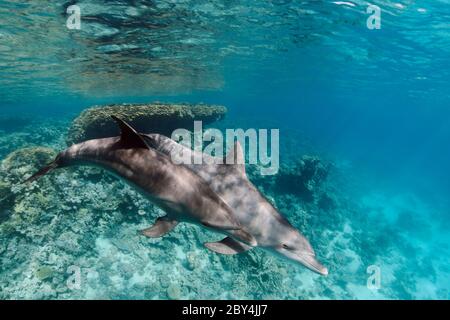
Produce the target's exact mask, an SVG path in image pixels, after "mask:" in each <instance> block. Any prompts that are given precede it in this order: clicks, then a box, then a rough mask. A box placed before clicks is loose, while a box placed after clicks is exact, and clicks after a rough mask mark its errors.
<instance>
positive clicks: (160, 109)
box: [66, 103, 227, 145]
mask: <svg viewBox="0 0 450 320" xmlns="http://www.w3.org/2000/svg"><path fill="white" fill-rule="evenodd" d="M226 112H227V109H226V108H225V107H223V106H218V105H204V104H197V105H191V104H165V103H150V104H113V105H107V106H94V107H92V108H89V109H86V110H84V111H83V112H82V113H81V114H80V115H79V116H78V117H77V118H76V119H75V120H74V121H73V123H72V125H71V127H70V129H69V132H68V135H67V139H66V141H67V144H68V145H71V144H74V143H79V142H81V141H86V140H90V139H97V138H106V137H113V136H117V135H118V134H119V130H118V128H117V125H116V124H115V122H114V120H112V119H111V115H116V116H118V117H119V118H121V119H123V120H125V121H127V122H129V123H130V124H131V125H133V126H134V127H135V128H136V129H137V130H139V131H140V132H155V133H162V134H165V135H168V136H170V135H171V134H172V131H173V130H175V129H178V128H185V129H189V130H192V129H193V126H194V120H198V121H202V122H203V125H207V124H210V123H212V122H215V121H218V120H220V119H222V118H223V117H224V116H225V114H226Z"/></svg>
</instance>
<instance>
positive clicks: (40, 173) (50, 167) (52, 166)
mask: <svg viewBox="0 0 450 320" xmlns="http://www.w3.org/2000/svg"><path fill="white" fill-rule="evenodd" d="M57 160H58V159H55V160H54V161H53V162H51V163H49V164H48V165H47V166H45V167H44V168H42V169H41V170H39V171H38V172H36V173H35V174H33V175H32V176H31V177H29V178H28V179H26V180H25V181H24V182H23V183H29V182H33V181H35V180H37V179H39V178H40V177H42V176H43V175H45V174H47V173H48V172H49V171H51V170H53V169H56V168H58V161H57Z"/></svg>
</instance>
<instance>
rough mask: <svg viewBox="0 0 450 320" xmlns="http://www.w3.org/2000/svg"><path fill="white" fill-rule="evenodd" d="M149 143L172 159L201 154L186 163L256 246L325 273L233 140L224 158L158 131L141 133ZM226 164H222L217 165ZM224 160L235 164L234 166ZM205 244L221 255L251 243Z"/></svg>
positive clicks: (187, 157) (234, 252)
mask: <svg viewBox="0 0 450 320" xmlns="http://www.w3.org/2000/svg"><path fill="white" fill-rule="evenodd" d="M141 135H142V136H143V137H144V138H145V140H146V141H147V142H148V144H149V145H150V146H151V147H153V148H155V149H156V150H158V151H160V152H162V153H164V154H166V155H168V156H170V157H171V158H172V159H174V160H175V162H177V163H180V162H182V160H183V159H191V160H193V159H194V157H195V156H200V157H203V163H202V164H194V161H191V162H190V163H185V166H187V167H189V168H191V169H192V171H194V172H196V173H197V174H198V175H199V176H201V177H202V178H203V179H204V180H206V181H207V182H208V183H209V185H210V186H211V188H212V189H213V190H214V191H215V192H216V193H217V194H218V195H219V196H221V197H222V198H223V199H224V200H225V202H226V203H227V204H228V205H229V206H230V207H231V208H233V211H234V214H235V215H236V217H237V219H238V221H239V223H240V224H241V225H242V226H244V228H245V229H246V230H247V231H248V232H250V233H251V234H252V235H253V237H254V238H255V239H256V241H257V243H258V246H259V247H262V248H263V249H266V250H268V251H270V252H272V253H276V254H277V255H281V256H282V257H284V258H287V259H288V260H289V261H294V262H297V263H300V264H301V265H304V266H306V267H307V268H309V269H311V270H313V271H315V272H317V273H319V274H322V275H327V274H328V270H327V268H325V267H324V266H323V265H322V264H321V263H320V262H319V261H317V259H316V257H315V253H314V250H313V248H312V246H311V245H310V243H309V241H308V240H307V239H306V238H305V237H304V236H303V235H302V234H301V233H300V232H299V231H298V230H297V229H296V228H294V227H293V226H292V225H291V224H290V223H289V222H288V221H287V220H286V219H285V218H284V217H283V216H282V215H281V214H280V213H279V212H278V211H277V210H276V209H275V208H274V207H273V206H272V205H271V204H270V202H269V201H268V200H267V199H266V198H265V197H264V196H263V195H262V194H261V193H260V192H259V191H258V189H257V188H256V187H255V186H254V185H253V184H252V183H251V182H250V181H249V179H248V178H247V175H246V173H245V164H244V155H243V152H242V148H241V146H240V144H239V143H238V142H236V144H235V146H234V149H232V150H230V153H229V154H228V155H227V158H230V157H231V159H228V160H227V159H225V160H224V159H220V161H217V160H218V158H216V157H211V156H209V155H207V154H202V153H199V152H197V151H193V150H191V149H189V148H187V147H185V146H182V145H181V144H179V143H177V142H175V141H174V140H172V139H170V138H168V137H166V136H163V135H160V134H141ZM218 163H225V164H218ZM226 163H234V164H233V165H230V164H226ZM206 247H207V248H209V249H210V250H213V251H215V252H218V253H221V254H237V253H240V252H244V251H247V250H249V249H251V247H250V246H247V245H246V244H243V243H241V242H239V241H236V240H233V239H231V238H229V237H227V238H225V239H223V240H222V241H219V242H214V243H207V244H206Z"/></svg>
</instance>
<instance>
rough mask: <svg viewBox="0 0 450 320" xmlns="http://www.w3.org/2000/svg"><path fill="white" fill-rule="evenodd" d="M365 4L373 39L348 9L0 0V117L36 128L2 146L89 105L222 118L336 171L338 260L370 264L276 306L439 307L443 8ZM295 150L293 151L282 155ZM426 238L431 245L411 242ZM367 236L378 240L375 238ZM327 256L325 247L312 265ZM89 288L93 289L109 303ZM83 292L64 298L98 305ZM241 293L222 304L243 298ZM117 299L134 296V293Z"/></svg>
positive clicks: (444, 148) (444, 176) (445, 169)
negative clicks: (373, 269)
mask: <svg viewBox="0 0 450 320" xmlns="http://www.w3.org/2000/svg"><path fill="white" fill-rule="evenodd" d="M372 3H373V4H376V5H378V6H379V7H380V8H381V29H380V30H369V29H368V28H367V27H366V20H367V18H368V16H369V15H368V14H367V13H366V8H367V5H368V4H367V3H366V2H365V1H359V0H358V1H349V2H333V1H296V0H285V1H278V0H277V1H275V0H273V1H256V0H255V1H239V0H233V1H230V0H228V1H195V0H186V1H174V0H167V1H158V0H155V1H144V0H142V1H118V0H117V1H95V2H94V1H88V0H84V1H81V0H80V1H70V3H69V2H66V1H53V2H52V3H51V4H45V5H42V4H41V3H40V2H38V1H31V2H27V3H21V4H19V3H17V2H15V1H0V70H1V71H0V72H1V77H0V107H1V112H2V113H1V117H2V118H5V117H12V118H14V117H17V118H19V117H25V118H26V119H32V120H33V121H34V122H33V125H32V126H21V125H20V122H17V127H16V128H15V127H14V122H12V123H13V124H11V121H4V122H2V123H0V130H2V131H0V132H3V133H2V135H3V136H4V137H3V139H2V141H1V144H2V148H5V150H10V151H12V150H15V149H18V148H20V147H22V145H17V146H15V145H14V143H17V142H14V141H15V140H14V139H12V138H11V135H14V134H15V133H17V134H18V135H19V134H20V133H21V132H23V131H24V130H32V128H33V127H46V126H50V123H51V122H52V121H58V120H62V121H66V122H67V123H69V121H70V119H72V118H74V117H75V116H77V115H78V114H79V113H80V111H82V110H83V109H85V108H87V107H89V106H92V105H98V104H108V103H121V102H151V101H167V102H192V103H198V102H204V103H210V104H221V105H225V106H227V108H228V109H229V112H228V115H227V120H226V123H225V124H226V125H227V126H235V127H247V128H252V127H257V128H260V127H263V128H279V129H280V142H281V145H282V149H281V154H280V160H281V163H282V164H289V161H290V159H292V158H296V157H298V158H300V157H301V155H302V154H305V153H317V154H319V155H320V156H321V157H322V158H323V159H326V160H327V161H331V162H333V163H335V164H336V165H335V167H336V170H337V172H338V173H339V174H340V175H342V176H345V177H346V179H347V180H345V181H347V183H348V185H340V183H341V182H342V180H339V181H338V180H334V181H333V180H330V181H329V183H330V184H332V185H335V187H336V188H338V189H341V194H339V197H343V198H345V199H347V200H349V201H351V206H353V207H351V208H353V209H350V207H349V208H348V212H346V210H344V209H343V210H339V211H336V212H335V213H334V214H336V215H340V216H342V218H343V219H344V220H345V219H349V221H351V222H352V221H353V222H352V223H354V225H351V229H352V230H353V233H352V236H351V239H352V240H350V242H348V243H347V244H346V245H342V246H341V247H340V248H341V249H340V250H343V251H342V252H340V253H339V254H341V255H343V256H344V258H345V257H346V256H347V257H352V258H349V259H350V260H351V261H356V260H358V259H355V258H354V255H360V254H361V256H362V252H365V251H367V252H372V251H373V252H374V255H373V256H372V257H369V258H367V257H365V258H362V260H361V261H362V262H361V264H360V265H359V267H354V265H353V267H354V268H356V270H357V271H354V270H353V269H352V270H353V271H352V272H354V276H350V275H349V274H350V272H349V271H348V270H350V269H351V268H352V267H351V266H348V265H345V264H343V265H339V264H336V265H335V268H334V269H333V267H330V270H332V271H331V273H333V275H332V276H331V273H330V277H329V279H330V280H328V282H327V280H317V279H316V278H312V279H313V280H312V282H308V281H305V279H309V276H310V277H313V276H312V275H311V274H308V273H305V272H304V271H302V272H301V273H299V274H297V276H298V277H299V278H301V279H302V282H301V283H303V287H304V291H302V294H300V293H298V292H297V293H292V295H289V293H288V294H285V293H281V292H276V290H275V291H271V292H270V294H271V295H272V296H273V297H275V298H294V299H296V298H362V299H364V298H388V299H389V298H394V299H415V298H426V299H435V298H448V294H449V293H448V289H447V288H448V285H449V282H448V279H449V275H450V270H449V269H448V265H449V264H448V263H449V260H450V255H449V254H450V252H449V247H448V239H449V237H448V230H446V229H447V228H446V227H445V226H446V225H447V223H448V220H449V219H450V214H449V208H450V207H449V205H450V203H449V201H448V195H449V194H450V167H449V165H448V164H449V163H450V148H449V145H450V110H449V106H450V103H449V102H450V94H449V92H450V91H449V90H448V88H449V85H450V83H449V79H450V60H449V54H450V22H449V17H450V10H449V8H450V7H449V4H450V2H449V1H447V0H439V1H426V2H420V3H419V2H417V1H407V0H404V1H388V0H384V1H378V0H377V1H372ZM72 4H75V5H79V6H80V7H81V23H82V24H81V30H68V29H67V28H66V27H65V21H66V18H67V16H66V15H65V13H64V12H65V9H66V8H67V7H68V5H72ZM64 133H65V132H61V135H63V134H64ZM304 141H307V145H308V148H305V149H304V150H303V149H301V148H299V149H295V150H293V149H292V148H289V147H286V146H284V145H295V143H299V144H300V145H301V144H302V143H303V142H304ZM283 142H286V144H283ZM287 142H289V143H287ZM49 143H52V144H53V142H49ZM53 145H54V144H53ZM283 146H284V147H283ZM5 157H6V154H3V155H2V158H5ZM330 179H332V178H330ZM271 196H274V197H275V196H276V194H275V195H273V194H271ZM276 200H277V199H275V201H276ZM299 201H300V200H299ZM349 206H350V205H349ZM354 208H358V209H354ZM353 210H359V215H358V217H359V220H362V221H364V220H365V218H361V217H364V216H365V215H367V217H368V218H367V219H369V220H368V221H369V222H367V224H368V225H364V224H363V223H361V222H360V221H359V220H358V219H354V216H352V215H351V214H350V211H352V212H353ZM403 212H410V214H411V216H412V218H411V219H410V220H408V219H407V221H409V222H404V220H399V219H398V216H401V213H403ZM285 214H286V215H287V216H289V215H291V214H293V213H285ZM331 214H333V213H331ZM288 218H289V217H288ZM370 219H373V220H370ZM356 220H358V221H356ZM373 221H376V223H378V224H379V226H378V227H373V226H374V223H375V222H373ZM402 221H403V224H402ZM411 221H412V222H411ZM371 223H372V225H371ZM421 224H422V225H426V226H427V228H428V229H427V230H425V231H424V230H423V229H421V228H420V225H421ZM347 226H348V224H347ZM380 226H381V227H380ZM340 227H342V230H344V229H345V223H343V224H342V225H341V226H340ZM320 228H321V230H320V231H321V232H324V231H325V230H327V229H329V228H330V226H329V225H321V226H320ZM333 228H334V229H333V230H330V231H333V232H338V231H341V230H338V229H336V228H337V227H336V226H335V225H334V226H333ZM367 228H380V229H379V233H380V234H382V233H383V232H389V231H388V230H392V228H393V229H395V230H397V231H396V236H395V238H394V237H393V239H390V240H389V241H391V242H393V244H392V243H391V244H390V245H389V247H388V246H386V248H385V250H384V248H383V247H382V246H383V243H382V242H377V241H369V240H368V236H367V234H368V229H367ZM430 230H431V231H430ZM366 231H367V232H366ZM427 232H430V233H431V234H432V235H433V236H432V237H429V236H423V234H424V233H427ZM344 233H345V232H344ZM374 233H375V235H374ZM366 236H367V238H365V237H366ZM371 237H377V235H376V232H375V231H374V230H373V229H371ZM99 241H100V240H99ZM102 241H103V240H102ZM105 241H106V240H105ZM102 243H103V242H102ZM361 243H363V244H361ZM49 245H51V244H49ZM108 245H110V244H108ZM105 246H106V244H105ZM363 246H373V247H375V248H364V247H363ZM405 247H408V248H410V249H409V250H411V251H412V252H414V254H413V256H414V257H415V260H414V261H412V260H411V258H410V257H411V254H408V253H406V252H407V250H406V249H405ZM438 247H439V250H441V251H439V253H438V254H435V253H434V251H435V250H437V248H438ZM347 249H348V250H350V249H352V250H351V252H350V253H349V252H346V251H345V250H347ZM333 250H335V248H334V247H332V246H331V245H330V247H329V250H327V248H326V245H325V244H321V249H320V252H321V254H323V255H324V256H326V258H324V259H322V260H323V262H324V264H327V258H329V259H328V260H333V259H332V258H330V257H334V254H335V253H336V251H333ZM336 254H337V253H336ZM0 255H2V253H1V251H0ZM2 259H9V258H7V257H6V255H4V256H3V257H2ZM124 259H126V257H125V258H124ZM161 259H162V260H161V264H163V263H164V260H163V258H161ZM352 259H353V260H352ZM405 259H406V261H407V262H405ZM344 260H345V259H344ZM333 261H334V260H333ZM368 261H372V263H373V264H375V265H377V264H379V265H381V266H382V267H381V268H382V271H383V272H385V273H384V274H383V273H382V279H383V281H386V282H382V288H381V289H380V290H378V291H371V290H368V289H367V288H365V280H364V279H365V277H366V268H367V266H368V265H369V264H368ZM426 262H428V264H429V265H425V264H426ZM329 263H331V262H329ZM131 264H132V263H131ZM331 264H332V263H331ZM349 265H351V263H349ZM400 265H403V266H405V265H406V266H407V267H405V268H407V271H404V270H403V269H401V267H399V266H400ZM339 266H341V268H337V267H339ZM20 268H23V265H18V267H17V270H21V269H20ZM155 268H156V267H155ZM224 268H225V267H224ZM346 268H348V269H347V270H346ZM289 270H290V269H289ZM384 270H386V271H384ZM0 272H2V269H1V268H0ZM296 272H297V271H295V272H294V274H296ZM299 272H300V271H299ZM308 275H309V276H308ZM289 276H292V273H290V275H288V276H286V277H289ZM402 277H404V278H405V279H406V278H408V279H409V280H408V281H409V282H408V283H406V282H407V280H405V279H404V278H402ZM27 281H29V279H21V278H20V277H18V278H17V279H16V282H11V281H9V280H8V275H7V274H6V272H3V274H2V275H1V278H0V282H2V284H1V287H2V288H3V291H4V292H7V293H5V297H6V298H14V297H19V298H20V297H33V294H32V292H31V293H30V292H28V293H24V291H23V290H25V289H23V287H24V286H25V283H27ZM194 281H195V279H194ZM199 281H200V280H199ZM101 283H102V282H100V285H98V286H97V287H96V289H92V290H94V292H95V290H98V292H100V293H99V295H105V292H107V291H105V290H106V289H105V288H103V287H102V285H101ZM38 285H39V284H36V286H38ZM14 286H16V287H17V289H16V288H15V287H14ZM55 286H57V284H55ZM105 287H106V284H105ZM226 287H227V285H226V284H224V290H227V289H226ZM298 287H302V285H297V289H298ZM319 287H320V288H322V289H320V290H319V289H317V288H319ZM6 288H7V290H6ZM33 288H36V287H33V286H31V289H30V290H31V291H32V290H33ZM323 288H327V289H328V290H329V291H326V290H325V289H323ZM164 290H165V289H164ZM299 290H300V289H299ZM314 290H316V291H314ZM83 292H84V293H80V294H79V295H78V296H77V295H74V296H75V297H81V298H92V297H97V296H96V295H95V293H92V291H89V292H88V293H86V291H83ZM244 292H245V291H242V292H239V289H237V293H236V295H235V296H232V297H238V298H239V297H247V296H246V295H245V293H244ZM305 292H307V293H305ZM311 292H315V293H314V294H312V293H311ZM317 292H319V293H317ZM330 292H331V293H330ZM27 294H28V295H27ZM184 295H185V296H186V297H193V298H202V297H210V298H224V297H227V296H223V295H217V297H214V296H213V295H210V294H205V295H202V294H198V295H194V294H188V293H186V292H184ZM124 296H125V297H131V298H139V297H134V296H133V291H132V290H131V289H130V291H129V295H127V294H126V293H125V294H124ZM182 296H183V295H182ZM54 297H55V296H53V298H54ZM67 297H71V295H70V293H67V294H66V295H65V296H61V298H67ZM113 297H115V296H113ZM250 297H251V298H253V297H255V296H253V297H252V296H250ZM44 298H45V296H44ZM155 298H165V296H164V295H159V296H156V297H155Z"/></svg>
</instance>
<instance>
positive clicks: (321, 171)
mask: <svg viewBox="0 0 450 320" xmlns="http://www.w3.org/2000/svg"><path fill="white" fill-rule="evenodd" d="M330 166H331V165H330V164H325V163H324V162H323V161H322V160H321V159H320V158H319V157H315V156H309V155H305V156H303V157H302V158H301V159H300V160H299V161H298V162H297V163H296V164H295V165H294V166H292V167H286V166H285V167H284V168H283V169H282V170H280V174H278V176H277V181H276V184H277V186H278V187H279V188H281V189H282V190H281V191H283V192H288V193H293V194H295V195H298V196H301V197H302V198H303V199H304V200H306V201H313V200H314V194H316V193H317V190H318V189H319V188H320V187H321V185H322V184H323V182H324V181H325V180H326V178H327V176H328V173H329V171H330Z"/></svg>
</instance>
